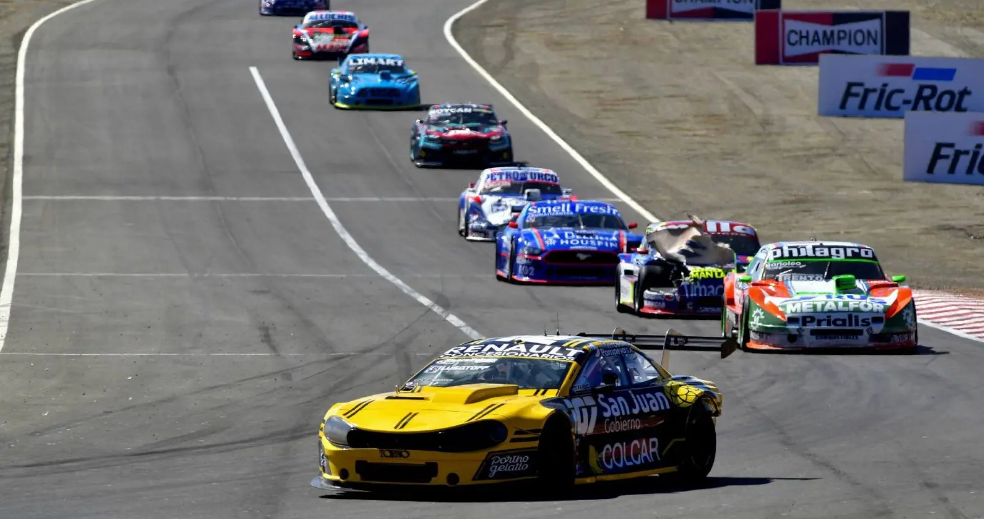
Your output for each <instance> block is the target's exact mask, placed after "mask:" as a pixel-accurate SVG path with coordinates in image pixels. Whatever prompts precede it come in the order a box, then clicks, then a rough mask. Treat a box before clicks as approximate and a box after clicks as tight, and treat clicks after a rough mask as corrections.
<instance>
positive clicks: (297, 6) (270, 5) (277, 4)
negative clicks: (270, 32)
mask: <svg viewBox="0 0 984 519" xmlns="http://www.w3.org/2000/svg"><path fill="white" fill-rule="evenodd" d="M328 9H331V2H330V1H329V0H260V16H280V15H298V14H300V15H305V14H307V13H309V12H311V11H318V10H328Z"/></svg>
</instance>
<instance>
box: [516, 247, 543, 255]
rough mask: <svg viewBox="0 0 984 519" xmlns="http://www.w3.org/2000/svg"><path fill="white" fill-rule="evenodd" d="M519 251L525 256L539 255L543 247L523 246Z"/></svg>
mask: <svg viewBox="0 0 984 519" xmlns="http://www.w3.org/2000/svg"><path fill="white" fill-rule="evenodd" d="M519 253H520V254H525V255H527V256H539V255H540V254H543V249H541V248H539V247H523V248H522V249H520V251H519Z"/></svg>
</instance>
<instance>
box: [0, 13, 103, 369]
mask: <svg viewBox="0 0 984 519" xmlns="http://www.w3.org/2000/svg"><path fill="white" fill-rule="evenodd" d="M94 1H95V0H81V1H80V2H76V3H74V4H71V5H67V6H65V7H62V8H61V9H59V10H57V11H55V12H53V13H50V14H48V15H47V16H45V17H43V18H41V19H40V20H38V21H36V22H34V23H33V24H31V26H30V27H28V28H27V32H25V33H24V38H23V39H22V40H21V44H20V49H19V50H18V51H17V75H16V78H15V80H14V82H15V84H16V93H15V94H14V167H13V171H12V175H13V176H12V177H11V179H10V187H11V189H10V191H11V197H12V198H11V200H10V234H9V238H8V243H7V268H6V270H5V271H4V274H3V287H2V288H0V351H3V345H4V342H5V341H6V340H7V329H8V328H9V327H10V309H11V308H10V307H11V303H12V302H13V300H14V281H15V280H16V279H17V260H18V258H19V257H20V227H21V203H22V200H21V197H22V192H21V191H22V189H23V185H24V76H25V72H24V71H25V68H26V64H27V48H28V46H30V44H31V37H32V36H34V31H36V30H38V27H41V25H42V24H44V22H47V21H48V20H50V19H52V18H54V17H56V16H58V15H60V14H62V13H64V12H66V11H70V10H72V9H75V8H76V7H79V6H83V5H85V4H88V3H91V2H94Z"/></svg>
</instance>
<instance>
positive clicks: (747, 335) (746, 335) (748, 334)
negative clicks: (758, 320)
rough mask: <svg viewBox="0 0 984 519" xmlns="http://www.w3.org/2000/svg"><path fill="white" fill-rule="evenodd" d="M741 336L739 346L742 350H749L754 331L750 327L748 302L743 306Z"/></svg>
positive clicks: (739, 330) (739, 329)
mask: <svg viewBox="0 0 984 519" xmlns="http://www.w3.org/2000/svg"><path fill="white" fill-rule="evenodd" d="M738 332H739V333H740V334H741V337H740V338H739V339H738V348H739V349H741V351H748V343H750V342H752V331H751V330H750V329H749V328H748V302H747V301H746V302H745V304H744V305H742V307H741V326H739V328H738Z"/></svg>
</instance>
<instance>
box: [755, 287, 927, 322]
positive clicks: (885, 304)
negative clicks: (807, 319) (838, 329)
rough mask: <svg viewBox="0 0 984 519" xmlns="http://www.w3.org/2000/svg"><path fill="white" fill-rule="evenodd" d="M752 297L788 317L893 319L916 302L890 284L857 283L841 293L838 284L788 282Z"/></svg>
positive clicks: (760, 289)
mask: <svg viewBox="0 0 984 519" xmlns="http://www.w3.org/2000/svg"><path fill="white" fill-rule="evenodd" d="M753 288H754V289H755V290H750V291H749V297H751V298H752V300H754V301H755V302H756V303H758V304H759V305H760V306H762V307H763V308H765V309H766V310H767V311H768V312H769V313H771V314H773V315H777V316H781V317H783V318H785V316H788V315H802V314H835V313H854V314H859V315H860V314H871V315H882V316H886V317H892V316H894V315H895V314H896V313H898V312H899V311H900V310H902V309H903V308H905V307H906V305H908V304H909V302H910V301H911V300H912V291H911V290H910V289H909V287H906V286H899V285H898V284H897V283H893V282H890V281H861V280H859V281H857V282H856V284H855V288H854V289H851V290H846V291H838V290H837V288H836V286H835V284H834V281H786V282H774V283H771V284H769V285H766V286H754V285H753Z"/></svg>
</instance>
